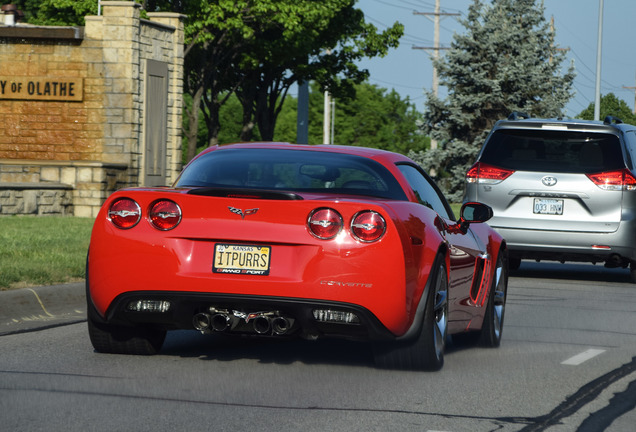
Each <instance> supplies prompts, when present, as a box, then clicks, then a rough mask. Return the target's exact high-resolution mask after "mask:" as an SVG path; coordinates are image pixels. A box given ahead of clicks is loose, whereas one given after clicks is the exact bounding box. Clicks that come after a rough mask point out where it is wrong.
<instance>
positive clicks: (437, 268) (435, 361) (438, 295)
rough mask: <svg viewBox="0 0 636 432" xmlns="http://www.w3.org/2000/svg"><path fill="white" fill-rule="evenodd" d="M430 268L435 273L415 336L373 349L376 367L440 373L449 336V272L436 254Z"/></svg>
mask: <svg viewBox="0 0 636 432" xmlns="http://www.w3.org/2000/svg"><path fill="white" fill-rule="evenodd" d="M432 268H433V271H434V274H433V278H432V279H431V282H432V283H431V286H430V289H429V294H428V298H427V300H426V306H425V312H424V320H423V323H422V326H421V329H420V332H419V334H418V336H417V337H416V338H415V339H413V340H409V341H399V342H393V343H382V344H378V345H376V346H374V354H375V362H376V365H377V366H379V367H383V368H387V369H404V370H428V371H436V370H440V369H441V368H442V366H444V350H445V349H446V339H447V337H448V272H447V271H446V263H445V260H444V256H443V255H438V257H437V259H436V260H435V265H434V266H433V267H432Z"/></svg>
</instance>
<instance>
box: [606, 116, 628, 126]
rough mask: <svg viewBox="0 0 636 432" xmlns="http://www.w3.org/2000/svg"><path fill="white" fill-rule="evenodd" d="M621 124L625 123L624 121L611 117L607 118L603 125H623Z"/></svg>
mask: <svg viewBox="0 0 636 432" xmlns="http://www.w3.org/2000/svg"><path fill="white" fill-rule="evenodd" d="M621 123H623V120H621V119H619V118H618V117H614V116H611V115H608V116H606V117H605V120H603V124H606V125H610V124H621Z"/></svg>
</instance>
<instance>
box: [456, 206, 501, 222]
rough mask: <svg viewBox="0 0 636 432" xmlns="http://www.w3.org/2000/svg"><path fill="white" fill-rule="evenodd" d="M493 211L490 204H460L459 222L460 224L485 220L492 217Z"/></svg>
mask: <svg viewBox="0 0 636 432" xmlns="http://www.w3.org/2000/svg"><path fill="white" fill-rule="evenodd" d="M492 216H493V212H492V209H491V208H490V206H487V205H486V204H482V203H478V202H467V203H465V204H464V205H462V209H461V211H460V216H459V218H460V223H461V224H462V225H464V224H469V223H474V222H486V221H487V220H489V219H490V218H492Z"/></svg>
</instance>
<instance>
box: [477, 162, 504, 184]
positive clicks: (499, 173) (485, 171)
mask: <svg viewBox="0 0 636 432" xmlns="http://www.w3.org/2000/svg"><path fill="white" fill-rule="evenodd" d="M513 173H514V171H513V170H509V169H505V168H499V167H496V166H494V165H489V164H485V163H482V162H477V163H476V164H475V165H473V166H472V167H471V168H470V169H469V170H468V172H467V173H466V181H467V182H468V183H485V184H497V183H500V182H502V181H504V180H505V179H507V178H508V177H510V176H511V175H512V174H513Z"/></svg>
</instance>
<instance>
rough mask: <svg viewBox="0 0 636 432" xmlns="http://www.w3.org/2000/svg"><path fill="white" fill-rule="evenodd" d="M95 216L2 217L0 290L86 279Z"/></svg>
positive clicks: (0, 231)
mask: <svg viewBox="0 0 636 432" xmlns="http://www.w3.org/2000/svg"><path fill="white" fill-rule="evenodd" d="M92 227H93V219H91V218H75V217H56V216H40V217H38V216H2V217H0V290H7V289H12V288H23V287H28V286H38V285H50V284H56V283H65V282H76V281H81V280H83V279H84V275H85V265H86V252H87V250H88V243H89V240H90V235H91V229H92Z"/></svg>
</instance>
